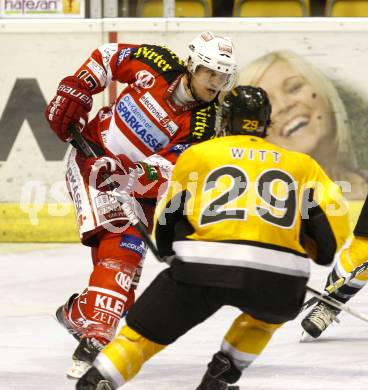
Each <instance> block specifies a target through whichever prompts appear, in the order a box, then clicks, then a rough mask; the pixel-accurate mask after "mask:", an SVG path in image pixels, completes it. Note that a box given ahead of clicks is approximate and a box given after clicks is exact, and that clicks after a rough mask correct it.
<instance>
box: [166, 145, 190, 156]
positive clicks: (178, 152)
mask: <svg viewBox="0 0 368 390" xmlns="http://www.w3.org/2000/svg"><path fill="white" fill-rule="evenodd" d="M189 146H190V144H177V145H174V146H172V147H171V148H170V152H172V153H174V154H175V155H176V156H179V155H181V154H182V153H183V152H184V151H185V150H187V149H188V148H189Z"/></svg>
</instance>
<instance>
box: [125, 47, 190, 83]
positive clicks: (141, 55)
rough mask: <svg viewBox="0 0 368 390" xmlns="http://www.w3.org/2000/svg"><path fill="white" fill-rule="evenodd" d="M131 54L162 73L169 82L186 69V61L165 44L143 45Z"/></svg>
mask: <svg viewBox="0 0 368 390" xmlns="http://www.w3.org/2000/svg"><path fill="white" fill-rule="evenodd" d="M131 55H132V57H133V58H135V59H137V60H138V61H141V62H143V63H144V64H147V65H148V66H150V67H151V68H152V69H153V70H155V71H156V72H157V73H158V74H161V75H162V76H163V77H164V78H165V79H166V81H167V82H169V83H172V82H173V81H174V80H175V79H176V77H177V76H178V74H180V73H184V72H185V71H186V66H185V64H184V61H183V60H181V59H180V58H179V57H178V56H177V55H176V54H175V53H174V52H173V51H171V50H170V49H168V48H167V47H165V46H156V45H141V46H139V47H138V48H137V49H136V50H135V51H134V52H133V53H132V54H131Z"/></svg>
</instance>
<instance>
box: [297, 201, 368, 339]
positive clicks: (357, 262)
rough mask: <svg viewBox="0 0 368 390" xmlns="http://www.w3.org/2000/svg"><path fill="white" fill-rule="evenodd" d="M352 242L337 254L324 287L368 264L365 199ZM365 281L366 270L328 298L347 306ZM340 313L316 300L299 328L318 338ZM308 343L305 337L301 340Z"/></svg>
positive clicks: (367, 230)
mask: <svg viewBox="0 0 368 390" xmlns="http://www.w3.org/2000/svg"><path fill="white" fill-rule="evenodd" d="M353 233H354V235H353V238H352V240H351V241H350V242H349V243H348V245H346V246H345V247H344V249H343V250H342V251H341V252H340V253H339V254H338V256H337V259H336V263H335V265H334V268H333V269H332V271H331V272H330V273H329V275H328V277H327V281H326V287H327V286H329V285H332V284H333V283H336V282H337V281H338V280H341V278H344V279H345V278H347V277H349V274H350V273H351V272H352V271H354V270H355V269H356V268H358V267H363V266H364V267H365V265H364V263H366V262H367V261H368V196H367V198H366V200H365V202H364V205H363V208H362V211H361V213H360V215H359V218H358V222H357V224H356V226H355V228H354V232H353ZM367 281H368V270H367V269H366V270H365V271H364V272H361V271H360V273H359V274H358V275H357V276H356V277H354V278H351V279H350V280H346V282H345V283H344V284H343V285H342V286H341V287H340V288H338V289H337V290H336V291H334V292H333V293H332V294H330V296H331V297H332V298H335V299H336V300H338V301H340V302H342V303H346V302H347V301H349V300H350V299H351V298H353V297H354V296H355V295H356V294H357V293H358V292H359V291H360V290H361V289H362V288H363V287H364V286H365V285H366V284H367ZM339 313H340V310H338V309H336V308H334V307H332V306H330V305H328V304H326V303H324V302H322V301H319V302H318V303H317V304H316V305H315V306H314V308H313V309H312V310H311V311H310V312H309V313H308V315H307V316H306V317H305V318H304V319H303V320H302V327H303V329H304V331H305V332H306V335H309V336H312V337H313V338H317V337H319V336H320V335H321V334H322V333H323V332H324V331H325V330H326V329H327V327H328V326H329V325H331V324H332V322H333V321H336V322H338V320H337V319H336V316H337V315H338V314H339ZM303 339H304V340H308V337H306V338H303Z"/></svg>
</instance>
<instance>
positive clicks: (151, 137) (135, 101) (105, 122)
mask: <svg viewBox="0 0 368 390" xmlns="http://www.w3.org/2000/svg"><path fill="white" fill-rule="evenodd" d="M185 72H186V67H185V65H184V63H183V61H181V60H180V59H179V58H178V57H177V55H176V54H175V53H173V52H172V51H171V50H169V49H168V48H165V47H161V46H154V45H130V44H116V43H113V44H107V45H104V46H101V47H100V48H98V49H97V50H95V51H94V52H93V53H92V55H91V57H90V58H89V59H88V60H87V61H86V62H85V63H84V64H83V65H82V67H81V68H80V69H79V70H78V71H77V72H76V75H77V76H78V77H79V78H80V79H82V80H84V81H85V83H87V85H88V86H89V87H90V88H91V91H92V93H93V94H96V93H99V92H101V91H102V90H104V89H105V88H106V87H107V86H108V85H109V84H110V83H111V82H112V81H113V80H116V81H118V82H121V83H126V84H128V85H127V86H126V88H125V89H124V90H123V91H122V92H121V93H120V95H119V96H118V98H117V100H116V102H115V104H114V105H112V106H111V107H104V108H102V109H101V110H100V111H99V112H98V114H97V116H96V117H95V118H94V119H93V120H92V121H91V122H90V123H89V124H88V126H87V129H86V130H85V131H84V132H83V134H84V136H85V137H86V138H87V139H89V140H91V141H92V142H94V143H96V144H98V145H99V146H100V147H102V148H103V149H104V150H106V151H108V152H110V153H113V154H115V155H119V154H125V155H127V156H128V157H129V158H130V159H131V160H132V161H144V160H146V159H147V157H150V156H152V155H159V156H161V157H163V158H165V160H166V161H167V162H171V163H174V162H175V161H176V159H177V157H178V156H179V155H180V154H181V152H182V151H184V150H185V149H187V148H188V146H189V145H190V144H193V143H197V142H200V141H204V140H207V139H210V138H212V137H213V136H214V126H215V113H216V109H217V105H218V102H217V100H215V101H213V102H211V103H208V104H207V103H206V104H203V105H199V104H197V103H192V104H189V105H187V106H185V107H177V106H175V105H174V103H173V102H172V100H171V99H170V97H171V94H172V92H173V91H174V89H175V87H176V86H177V84H178V83H179V81H180V79H181V77H182V76H183V75H184V74H185ZM156 157H157V156H156ZM165 160H162V159H161V161H165ZM154 165H155V164H154Z"/></svg>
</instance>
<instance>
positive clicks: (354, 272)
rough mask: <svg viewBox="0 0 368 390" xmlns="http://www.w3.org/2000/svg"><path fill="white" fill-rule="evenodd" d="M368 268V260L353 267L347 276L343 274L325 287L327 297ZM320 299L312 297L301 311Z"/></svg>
mask: <svg viewBox="0 0 368 390" xmlns="http://www.w3.org/2000/svg"><path fill="white" fill-rule="evenodd" d="M367 269H368V261H366V262H364V263H363V264H361V265H359V266H358V267H356V268H355V269H353V270H352V271H351V272H350V273H348V274H347V275H346V276H343V277H341V278H339V279H337V280H336V282H334V283H331V284H330V285H328V286H327V287H325V290H326V292H327V294H324V296H325V297H329V295H331V294H332V293H333V292H335V291H336V290H338V289H339V288H341V287H342V286H343V285H344V284H346V283H348V282H349V281H350V280H351V279H354V278H356V277H357V276H358V275H360V274H361V273H362V272H364V271H366V270H367ZM317 301H318V298H316V297H312V298H310V299H308V301H306V302H304V304H303V306H302V308H301V310H300V311H303V310H306V309H308V308H309V307H311V306H312V305H314V304H315V303H316V302H317Z"/></svg>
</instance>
